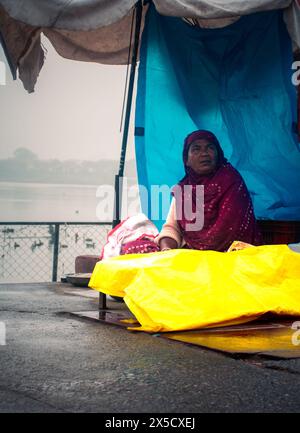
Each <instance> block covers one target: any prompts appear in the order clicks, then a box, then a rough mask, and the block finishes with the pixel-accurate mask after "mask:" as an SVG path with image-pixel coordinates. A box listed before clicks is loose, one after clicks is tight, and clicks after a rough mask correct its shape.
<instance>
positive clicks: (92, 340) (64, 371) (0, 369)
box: [0, 283, 300, 413]
mask: <svg viewBox="0 0 300 433" xmlns="http://www.w3.org/2000/svg"><path fill="white" fill-rule="evenodd" d="M70 288H71V286H69V285H67V284H47V283H45V284H22V285H20V284H2V285H0V322H4V324H5V328H6V345H0V359H1V362H0V412H104V413H109V412H110V413H127V412H137V413H144V412H148V413H154V412H157V413H182V412H194V413H203V412H299V410H300V393H299V389H300V359H297V360H285V361H281V360H277V361H274V360H273V361H271V360H262V359H259V360H258V359H248V360H240V359H234V358H231V357H229V356H226V355H223V354H221V353H217V352H214V351H210V350H206V349H201V348H199V347H195V346H189V345H185V344H182V343H179V342H175V341H169V340H165V339H162V338H157V337H154V336H151V335H148V334H145V333H139V332H137V333H132V332H129V331H127V330H124V329H121V328H119V327H116V326H110V325H105V324H99V323H96V322H91V321H86V320H83V319H77V318H75V317H72V316H70V315H68V314H65V313H66V312H72V311H83V310H96V309H97V307H98V305H97V299H95V298H89V297H85V296H76V295H72V294H70V293H69V294H67V293H65V292H66V290H70ZM80 293H81V294H82V289H78V294H80ZM83 293H85V292H83ZM87 294H88V292H87ZM109 307H111V308H114V309H122V308H124V307H123V304H119V303H116V302H109ZM2 326H3V325H2Z"/></svg>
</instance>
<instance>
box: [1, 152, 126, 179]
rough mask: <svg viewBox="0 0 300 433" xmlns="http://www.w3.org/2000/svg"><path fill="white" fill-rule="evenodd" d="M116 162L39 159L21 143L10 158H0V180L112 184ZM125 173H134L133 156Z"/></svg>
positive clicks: (116, 170) (116, 168) (116, 167)
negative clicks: (21, 145)
mask: <svg viewBox="0 0 300 433" xmlns="http://www.w3.org/2000/svg"><path fill="white" fill-rule="evenodd" d="M118 166H119V163H118V161H116V160H107V159H105V160H99V161H78V160H67V161H60V160H58V159H47V160H42V159H39V158H38V156H37V155H36V154H35V153H33V152H32V151H31V150H29V149H27V148H24V147H21V148H18V149H16V150H15V152H14V155H13V157H12V158H8V159H2V160H0V181H9V182H39V183H66V184H67V183H69V184H83V185H100V184H108V185H113V184H114V176H115V174H117V172H118ZM126 174H127V176H129V177H133V176H134V175H135V161H134V160H130V161H128V162H126Z"/></svg>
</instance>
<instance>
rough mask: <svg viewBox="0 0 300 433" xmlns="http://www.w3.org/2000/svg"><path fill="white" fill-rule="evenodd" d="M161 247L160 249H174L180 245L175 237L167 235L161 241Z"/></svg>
mask: <svg viewBox="0 0 300 433" xmlns="http://www.w3.org/2000/svg"><path fill="white" fill-rule="evenodd" d="M159 248H160V251H167V250H174V249H175V248H178V245H177V242H176V241H175V239H172V238H167V237H165V238H162V239H161V240H160V241H159Z"/></svg>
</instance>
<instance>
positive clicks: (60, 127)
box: [0, 37, 134, 160]
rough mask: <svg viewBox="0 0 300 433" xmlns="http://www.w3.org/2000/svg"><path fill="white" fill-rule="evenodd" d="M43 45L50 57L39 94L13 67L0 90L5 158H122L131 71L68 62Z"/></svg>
mask: <svg viewBox="0 0 300 433" xmlns="http://www.w3.org/2000/svg"><path fill="white" fill-rule="evenodd" d="M43 44H44V46H45V47H46V48H47V50H48V53H47V57H46V61H45V64H44V66H43V68H42V70H41V72H40V76H39V78H38V82H37V85H36V88H35V92H34V93H32V94H28V93H27V91H25V90H24V88H23V85H22V83H21V81H20V80H16V81H13V80H12V78H11V75H10V71H9V70H8V68H7V71H6V78H7V80H6V81H7V84H6V86H0V159H2V158H7V157H10V156H12V154H13V152H14V150H15V149H16V148H18V147H27V148H29V149H31V150H32V151H33V152H35V153H36V154H37V155H38V156H39V158H41V159H44V158H45V159H48V158H58V159H62V160H64V159H87V160H99V159H119V154H120V148H121V139H122V137H121V134H120V132H119V130H120V119H121V110H122V102H123V93H124V85H125V76H126V67H124V66H105V65H99V64H96V63H86V62H77V61H73V60H66V59H64V58H62V57H60V56H59V55H58V54H57V53H56V51H55V50H54V48H53V47H52V45H51V44H50V42H49V41H48V40H47V39H46V38H45V37H44V38H43ZM0 60H3V53H2V52H1V53H0ZM132 129H133V128H131V134H130V140H129V143H128V151H127V157H128V158H130V159H131V158H134V146H133V138H132V136H133V134H132Z"/></svg>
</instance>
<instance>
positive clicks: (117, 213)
mask: <svg viewBox="0 0 300 433" xmlns="http://www.w3.org/2000/svg"><path fill="white" fill-rule="evenodd" d="M142 13H143V1H142V0H140V1H139V2H138V3H136V5H135V14H136V15H135V33H134V45H133V51H132V57H131V68H130V78H129V85H128V95H127V102H126V113H125V122H124V130H123V138H122V149H121V156H120V164H119V173H118V174H117V175H116V176H115V210H114V221H113V227H115V226H116V225H118V224H119V222H120V219H121V207H122V188H121V186H122V178H123V174H124V166H125V159H126V150H127V142H128V132H129V122H130V114H131V108H132V96H133V88H134V79H135V71H136V64H137V55H138V48H139V42H140V32H141V22H142Z"/></svg>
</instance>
